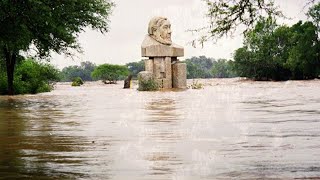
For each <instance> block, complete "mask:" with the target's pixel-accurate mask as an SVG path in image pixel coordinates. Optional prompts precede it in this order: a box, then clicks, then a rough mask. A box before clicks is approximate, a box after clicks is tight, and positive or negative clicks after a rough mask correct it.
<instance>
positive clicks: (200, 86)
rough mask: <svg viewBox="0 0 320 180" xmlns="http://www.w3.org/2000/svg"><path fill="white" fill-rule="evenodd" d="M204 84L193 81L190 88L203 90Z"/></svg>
mask: <svg viewBox="0 0 320 180" xmlns="http://www.w3.org/2000/svg"><path fill="white" fill-rule="evenodd" d="M203 86H204V85H203V84H202V83H199V82H198V81H195V80H193V81H192V84H191V85H190V86H189V88H191V89H203Z"/></svg>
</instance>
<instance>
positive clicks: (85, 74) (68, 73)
mask: <svg viewBox="0 0 320 180" xmlns="http://www.w3.org/2000/svg"><path fill="white" fill-rule="evenodd" d="M95 68H96V65H95V64H94V63H92V62H89V61H86V62H81V65H80V66H68V67H65V68H63V69H62V71H61V75H60V76H61V81H66V82H70V81H73V79H75V78H77V77H80V78H81V79H82V80H84V81H92V80H93V79H92V78H91V73H92V72H93V70H94V69H95Z"/></svg>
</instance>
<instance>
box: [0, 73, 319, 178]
mask: <svg viewBox="0 0 320 180" xmlns="http://www.w3.org/2000/svg"><path fill="white" fill-rule="evenodd" d="M203 83H204V84H206V86H205V88H204V89H201V90H192V89H189V90H186V91H163V92H138V91H136V90H135V89H129V90H128V89H122V86H121V83H119V84H118V85H102V84H99V83H87V84H86V85H85V86H83V87H71V86H70V85H68V84H58V85H57V88H56V90H55V91H53V92H51V93H44V94H39V95H27V96H16V97H6V96H3V97H0V179H30V178H34V179H190V180H191V179H192V180H193V179H304V178H306V179H308V178H309V179H317V178H320V139H319V138H320V131H319V127H320V119H319V118H320V116H319V114H320V111H319V109H320V93H319V86H320V84H319V83H320V82H319V81H317V80H314V81H288V82H252V81H239V80H238V79H222V80H207V81H205V82H203Z"/></svg>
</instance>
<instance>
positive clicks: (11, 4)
mask: <svg viewBox="0 0 320 180" xmlns="http://www.w3.org/2000/svg"><path fill="white" fill-rule="evenodd" d="M113 6H114V4H113V3H112V2H110V1H107V0H62V1H39V0H23V1H22V0H2V1H0V34H1V35H0V60H2V59H3V60H4V61H5V64H6V71H7V79H8V94H9V95H13V94H14V89H13V79H14V77H13V76H14V71H15V64H16V61H17V57H18V56H19V55H20V54H21V53H22V52H23V51H27V50H29V49H30V48H31V47H32V48H33V49H34V50H36V52H37V55H38V56H39V57H48V56H49V55H50V52H52V51H53V52H56V53H59V54H61V53H64V54H67V55H70V54H71V52H70V49H77V50H79V48H80V47H79V44H78V42H77V37H78V35H79V33H80V32H83V31H84V28H85V27H91V28H92V29H96V30H99V31H100V32H101V33H104V32H107V31H108V23H109V20H108V18H109V16H110V14H111V9H112V7H113Z"/></svg>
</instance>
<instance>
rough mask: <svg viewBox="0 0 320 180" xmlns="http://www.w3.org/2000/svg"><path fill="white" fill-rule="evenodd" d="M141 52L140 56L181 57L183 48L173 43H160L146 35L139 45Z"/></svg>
mask: <svg viewBox="0 0 320 180" xmlns="http://www.w3.org/2000/svg"><path fill="white" fill-rule="evenodd" d="M141 54H142V57H182V56H184V48H183V47H182V46H179V45H177V44H174V43H172V44H171V45H170V46H168V45H164V44H161V43H159V42H158V41H156V40H155V39H153V38H152V37H150V36H149V35H147V36H146V38H145V39H144V41H143V42H142V45H141Z"/></svg>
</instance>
